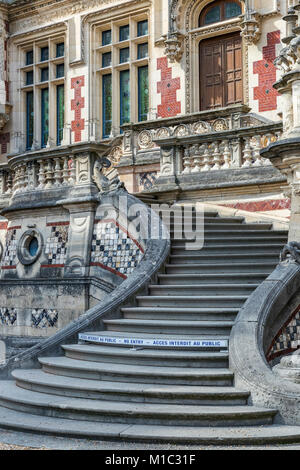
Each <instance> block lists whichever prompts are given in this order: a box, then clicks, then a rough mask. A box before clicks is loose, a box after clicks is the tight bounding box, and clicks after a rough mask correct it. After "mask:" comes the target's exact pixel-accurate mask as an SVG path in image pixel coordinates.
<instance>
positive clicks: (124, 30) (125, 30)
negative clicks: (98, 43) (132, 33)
mask: <svg viewBox="0 0 300 470" xmlns="http://www.w3.org/2000/svg"><path fill="white" fill-rule="evenodd" d="M119 35H120V37H119V41H120V42H121V41H128V39H129V24H127V25H126V26H120V30H119Z"/></svg>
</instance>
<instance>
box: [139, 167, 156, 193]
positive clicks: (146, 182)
mask: <svg viewBox="0 0 300 470" xmlns="http://www.w3.org/2000/svg"><path fill="white" fill-rule="evenodd" d="M156 180H157V173H156V172H154V171H153V172H150V173H141V175H140V181H139V187H140V191H147V190H148V189H151V188H152V186H153V185H154V184H155V182H156Z"/></svg>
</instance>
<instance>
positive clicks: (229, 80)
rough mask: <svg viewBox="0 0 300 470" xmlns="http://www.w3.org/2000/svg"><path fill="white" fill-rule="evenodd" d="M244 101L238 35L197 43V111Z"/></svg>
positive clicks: (240, 44)
mask: <svg viewBox="0 0 300 470" xmlns="http://www.w3.org/2000/svg"><path fill="white" fill-rule="evenodd" d="M242 100H243V79H242V38H241V36H240V33H235V34H232V35H226V36H219V37H218V38H212V39H207V40H204V41H201V42H200V109H201V111H202V110H209V109H215V108H220V107H225V106H230V105H232V104H236V103H241V102H242Z"/></svg>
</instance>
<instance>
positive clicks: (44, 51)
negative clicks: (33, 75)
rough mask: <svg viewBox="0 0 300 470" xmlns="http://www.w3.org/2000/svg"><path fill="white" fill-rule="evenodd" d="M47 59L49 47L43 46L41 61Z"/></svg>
mask: <svg viewBox="0 0 300 470" xmlns="http://www.w3.org/2000/svg"><path fill="white" fill-rule="evenodd" d="M45 60H49V47H42V48H41V62H44V61H45Z"/></svg>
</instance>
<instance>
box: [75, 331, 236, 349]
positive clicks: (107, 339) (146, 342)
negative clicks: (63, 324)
mask: <svg viewBox="0 0 300 470" xmlns="http://www.w3.org/2000/svg"><path fill="white" fill-rule="evenodd" d="M79 340H81V341H88V342H90V343H105V344H121V345H126V346H139V347H140V346H157V347H160V348H164V347H168V348H170V347H173V348H176V347H179V348H227V347H228V341H227V340H216V339H210V340H203V339H196V338H195V339H192V340H183V339H176V340H175V339H156V338H149V339H144V338H120V337H117V336H116V337H114V336H98V335H88V334H85V333H80V334H79Z"/></svg>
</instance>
